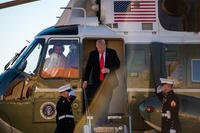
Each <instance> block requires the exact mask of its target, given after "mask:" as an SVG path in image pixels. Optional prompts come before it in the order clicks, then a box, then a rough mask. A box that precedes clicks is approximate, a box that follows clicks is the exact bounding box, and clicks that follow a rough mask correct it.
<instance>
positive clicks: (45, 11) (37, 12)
mask: <svg viewBox="0 0 200 133" xmlns="http://www.w3.org/2000/svg"><path fill="white" fill-rule="evenodd" d="M4 1H5V0H0V3H1V2H4ZM68 2H69V0H40V1H36V2H31V3H28V4H23V5H19V6H15V7H9V8H4V9H0V47H1V48H0V73H2V72H3V71H4V66H5V65H6V63H7V62H8V61H9V60H10V59H11V58H12V57H13V56H14V55H15V53H17V52H20V50H21V49H22V48H23V47H24V46H26V45H28V44H29V43H28V42H27V41H26V40H28V41H30V42H31V41H33V40H34V37H35V35H36V34H37V33H39V32H40V31H41V30H43V29H46V28H47V27H50V26H53V25H55V24H56V22H57V21H58V18H57V17H59V16H60V15H61V14H62V12H63V9H60V7H66V6H67V4H68Z"/></svg>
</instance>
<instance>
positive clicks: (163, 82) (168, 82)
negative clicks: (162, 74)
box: [160, 78, 174, 85]
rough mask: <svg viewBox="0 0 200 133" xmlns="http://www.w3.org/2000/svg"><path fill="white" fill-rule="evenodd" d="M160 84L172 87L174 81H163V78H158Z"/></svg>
mask: <svg viewBox="0 0 200 133" xmlns="http://www.w3.org/2000/svg"><path fill="white" fill-rule="evenodd" d="M160 82H161V84H170V85H173V84H174V81H173V80H172V79H165V78H160Z"/></svg>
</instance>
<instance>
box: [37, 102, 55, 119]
mask: <svg viewBox="0 0 200 133" xmlns="http://www.w3.org/2000/svg"><path fill="white" fill-rule="evenodd" d="M40 115H41V116H42V117H43V118H44V119H46V120H51V119H53V118H55V116H56V105H55V104H54V103H53V102H45V103H43V104H42V105H41V106H40Z"/></svg>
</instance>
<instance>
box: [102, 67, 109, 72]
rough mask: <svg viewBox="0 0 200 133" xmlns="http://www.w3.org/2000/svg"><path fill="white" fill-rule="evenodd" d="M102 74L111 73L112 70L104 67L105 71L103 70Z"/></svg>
mask: <svg viewBox="0 0 200 133" xmlns="http://www.w3.org/2000/svg"><path fill="white" fill-rule="evenodd" d="M101 72H102V73H110V69H109V68H105V67H104V68H103V69H101Z"/></svg>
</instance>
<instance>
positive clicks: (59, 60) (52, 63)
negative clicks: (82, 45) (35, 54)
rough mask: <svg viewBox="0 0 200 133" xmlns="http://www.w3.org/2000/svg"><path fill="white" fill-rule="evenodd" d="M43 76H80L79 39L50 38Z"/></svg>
mask: <svg viewBox="0 0 200 133" xmlns="http://www.w3.org/2000/svg"><path fill="white" fill-rule="evenodd" d="M41 76H42V77H44V78H78V77H79V45H78V40H77V39H66V40H57V39H55V40H54V39H52V40H50V42H49V45H48V49H47V53H46V57H45V61H44V65H43V70H42V73H41Z"/></svg>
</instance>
